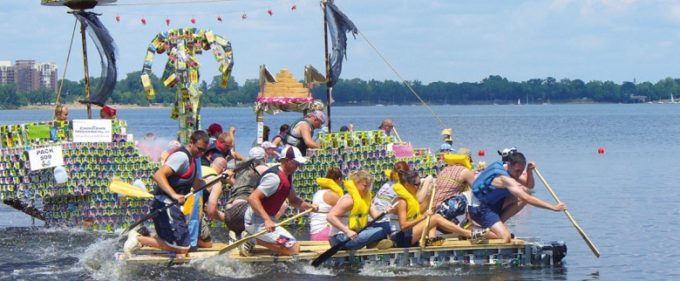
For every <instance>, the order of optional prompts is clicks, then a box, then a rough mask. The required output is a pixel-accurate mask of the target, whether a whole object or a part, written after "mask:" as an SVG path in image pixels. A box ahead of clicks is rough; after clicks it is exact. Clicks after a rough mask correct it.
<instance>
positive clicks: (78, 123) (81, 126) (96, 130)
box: [73, 119, 113, 142]
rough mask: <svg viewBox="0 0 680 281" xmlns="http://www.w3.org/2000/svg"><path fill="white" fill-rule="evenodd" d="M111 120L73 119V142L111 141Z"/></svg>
mask: <svg viewBox="0 0 680 281" xmlns="http://www.w3.org/2000/svg"><path fill="white" fill-rule="evenodd" d="M112 138H113V130H112V129H111V120H105V119H104V120H73V142H111V140H112Z"/></svg>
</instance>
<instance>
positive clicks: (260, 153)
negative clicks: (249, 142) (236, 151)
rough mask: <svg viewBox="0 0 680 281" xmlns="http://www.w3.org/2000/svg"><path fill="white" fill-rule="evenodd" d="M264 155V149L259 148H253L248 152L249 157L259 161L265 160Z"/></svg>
mask: <svg viewBox="0 0 680 281" xmlns="http://www.w3.org/2000/svg"><path fill="white" fill-rule="evenodd" d="M264 155H265V152H264V148H262V147H259V146H255V147H253V148H251V149H250V151H248V157H250V158H253V159H257V160H261V159H264Z"/></svg>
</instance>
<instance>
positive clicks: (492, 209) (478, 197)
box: [468, 150, 567, 243]
mask: <svg viewBox="0 0 680 281" xmlns="http://www.w3.org/2000/svg"><path fill="white" fill-rule="evenodd" d="M503 157H504V160H506V162H507V163H506V164H507V166H503V163H502V162H501V161H496V162H494V163H492V164H491V165H489V166H488V167H487V168H486V169H485V170H484V171H483V172H482V173H481V174H479V176H478V177H477V179H475V181H474V182H473V183H472V193H473V194H474V199H475V200H473V201H474V202H472V204H471V206H470V209H469V211H468V212H469V213H470V218H471V219H472V220H473V221H474V222H475V223H477V224H479V225H480V226H481V227H482V228H491V231H492V232H493V233H494V234H495V235H496V236H497V237H499V238H501V239H503V240H505V242H507V243H509V242H510V241H511V239H512V234H511V233H510V230H509V229H508V227H507V226H506V225H505V222H506V221H507V220H508V219H510V218H511V217H512V216H514V215H515V214H517V213H518V212H519V211H520V210H522V208H524V206H525V205H526V204H530V205H533V206H535V207H539V208H543V209H548V210H553V211H556V212H559V211H563V210H566V209H567V206H566V205H565V204H564V203H558V204H555V205H553V204H550V203H547V202H545V201H543V200H541V199H539V198H537V197H535V196H533V195H531V194H529V192H528V190H529V189H530V188H529V187H527V186H525V185H524V184H523V183H522V182H523V181H522V180H521V179H520V178H521V177H522V174H523V173H524V169H525V167H526V165H527V161H526V158H525V157H524V154H522V153H520V152H518V151H516V150H514V151H508V153H507V155H503Z"/></svg>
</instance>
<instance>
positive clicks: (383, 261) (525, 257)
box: [117, 238, 567, 268]
mask: <svg viewBox="0 0 680 281" xmlns="http://www.w3.org/2000/svg"><path fill="white" fill-rule="evenodd" d="M300 244H301V246H300V254H298V255H295V256H277V255H272V252H271V251H269V250H267V249H265V248H263V247H260V246H256V247H255V249H254V251H253V253H252V255H251V256H249V257H242V256H240V255H239V253H238V250H233V251H231V252H229V253H227V254H225V255H224V256H223V257H220V256H219V255H218V253H219V251H220V250H221V249H223V248H224V247H226V245H225V244H222V243H215V244H214V246H213V247H212V248H209V249H199V250H198V251H196V252H192V253H189V254H188V256H184V257H176V256H175V254H174V253H172V254H170V253H168V252H165V251H161V250H157V249H154V248H148V247H144V248H142V249H140V250H138V251H137V252H135V253H134V255H133V256H131V257H126V256H125V255H123V254H122V253H118V254H117V256H118V257H119V260H121V261H124V262H125V263H126V264H128V265H154V264H155V265H173V264H184V263H189V262H192V261H197V260H201V259H207V258H226V259H230V260H232V261H237V262H242V263H258V264H266V263H275V262H297V263H311V261H312V260H314V259H315V258H316V257H318V256H319V255H320V254H321V253H323V252H324V251H326V250H328V249H329V248H330V246H329V245H328V242H326V241H300ZM566 254H567V246H566V245H565V244H564V243H563V242H547V243H542V242H533V241H526V240H521V239H513V240H512V241H511V242H510V243H503V242H502V240H500V239H492V240H488V241H486V242H485V243H482V244H472V243H470V241H469V240H458V239H456V238H448V239H446V240H445V242H444V244H443V245H441V246H428V247H425V248H424V249H421V248H420V247H412V248H391V249H386V250H378V249H360V250H354V251H340V252H338V253H337V254H335V255H334V256H333V257H332V258H331V259H329V260H327V261H326V262H324V263H323V266H326V267H333V268H335V267H338V266H352V267H355V266H356V267H360V266H364V265H369V264H370V265H377V266H391V267H407V266H446V265H482V266H484V265H504V266H516V267H522V266H551V265H560V264H561V263H562V259H563V258H564V257H565V256H566Z"/></svg>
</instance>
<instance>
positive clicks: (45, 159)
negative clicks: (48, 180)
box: [28, 145, 64, 171]
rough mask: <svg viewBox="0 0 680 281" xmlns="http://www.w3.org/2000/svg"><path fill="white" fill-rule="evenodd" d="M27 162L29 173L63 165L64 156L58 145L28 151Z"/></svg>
mask: <svg viewBox="0 0 680 281" xmlns="http://www.w3.org/2000/svg"><path fill="white" fill-rule="evenodd" d="M28 160H29V162H30V163H31V171H36V170H41V169H45V168H52V167H56V166H63V165H64V156H63V154H62V151H61V146H58V145H57V146H48V147H42V148H36V149H32V150H29V151H28Z"/></svg>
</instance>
